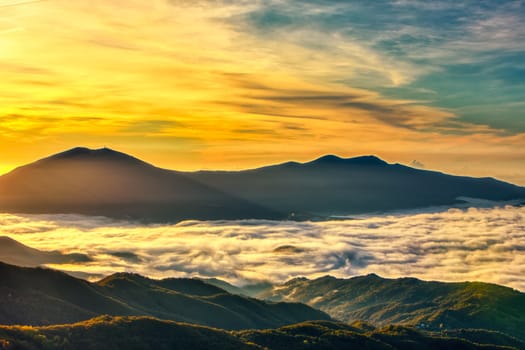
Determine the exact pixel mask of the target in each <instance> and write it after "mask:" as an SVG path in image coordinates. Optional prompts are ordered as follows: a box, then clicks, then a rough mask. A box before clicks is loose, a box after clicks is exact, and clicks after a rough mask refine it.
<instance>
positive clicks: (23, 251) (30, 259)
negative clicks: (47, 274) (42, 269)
mask: <svg viewBox="0 0 525 350" xmlns="http://www.w3.org/2000/svg"><path fill="white" fill-rule="evenodd" d="M0 261H3V262H6V263H9V264H13V265H19V266H33V267H34V266H39V265H43V264H74V263H86V262H89V261H91V258H90V257H89V256H87V255H85V254H62V253H60V252H57V251H51V252H47V251H41V250H37V249H34V248H30V247H28V246H26V245H23V244H21V243H20V242H17V241H15V240H14V239H12V238H9V237H6V236H0Z"/></svg>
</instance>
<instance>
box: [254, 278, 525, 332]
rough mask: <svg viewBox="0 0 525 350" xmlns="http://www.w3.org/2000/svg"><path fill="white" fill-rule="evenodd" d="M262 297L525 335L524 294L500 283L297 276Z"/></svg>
mask: <svg viewBox="0 0 525 350" xmlns="http://www.w3.org/2000/svg"><path fill="white" fill-rule="evenodd" d="M259 297H261V298H264V299H268V300H274V301H294V302H301V303H306V304H308V305H310V306H313V307H315V308H317V309H320V310H323V311H325V312H327V313H328V314H329V315H330V316H332V317H333V318H335V319H337V320H340V321H345V322H352V321H354V320H364V321H367V322H370V323H372V324H374V325H389V324H405V325H412V326H415V327H418V328H421V329H426V330H439V331H441V330H445V329H459V328H481V329H491V330H497V331H501V332H504V333H507V334H511V335H513V336H516V337H519V338H521V339H525V294H524V293H521V292H519V291H516V290H513V289H511V288H507V287H503V286H499V285H495V284H488V283H480V282H461V283H445V282H427V281H421V280H418V279H415V278H399V279H384V278H381V277H379V276H377V275H368V276H360V277H355V278H350V279H338V278H334V277H330V276H327V277H322V278H318V279H315V280H308V279H305V278H297V279H293V280H290V281H288V282H287V283H285V284H283V285H279V286H276V287H274V288H272V289H269V290H267V291H265V292H262V293H260V294H259Z"/></svg>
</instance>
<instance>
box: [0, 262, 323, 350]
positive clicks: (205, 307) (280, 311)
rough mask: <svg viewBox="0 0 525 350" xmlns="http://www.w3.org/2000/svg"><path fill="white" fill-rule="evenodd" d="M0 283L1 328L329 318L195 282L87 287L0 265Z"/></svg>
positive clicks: (120, 280) (119, 281) (117, 278)
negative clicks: (116, 319)
mask: <svg viewBox="0 0 525 350" xmlns="http://www.w3.org/2000/svg"><path fill="white" fill-rule="evenodd" d="M0 281H1V284H0V324H6V325H13V324H23V325H52V324H63V323H71V322H78V321H84V320H87V319H90V318H93V317H97V316H99V315H119V316H153V317H158V318H162V319H167V320H174V321H183V322H189V323H194V324H200V325H206V326H211V327H218V328H223V329H248V328H274V327H279V326H283V325H286V324H291V323H297V322H302V321H306V320H328V319H330V318H329V317H328V315H326V314H325V313H323V312H321V311H318V310H315V309H312V308H311V307H308V306H306V305H304V304H298V303H284V302H277V303H274V302H264V301H260V300H257V299H252V298H247V297H241V296H238V295H232V294H229V293H227V292H226V291H224V290H222V289H220V288H217V287H215V286H212V285H209V284H206V283H204V282H202V281H200V280H194V279H164V280H152V279H149V278H146V277H142V276H140V275H136V274H127V273H117V274H114V275H111V276H109V277H106V278H104V279H103V280H101V281H99V282H97V283H90V282H87V281H85V280H82V279H77V278H74V277H71V276H69V275H66V274H65V273H62V272H58V271H54V270H48V269H41V268H22V267H17V266H13V265H7V264H4V263H0ZM0 349H1V347H0Z"/></svg>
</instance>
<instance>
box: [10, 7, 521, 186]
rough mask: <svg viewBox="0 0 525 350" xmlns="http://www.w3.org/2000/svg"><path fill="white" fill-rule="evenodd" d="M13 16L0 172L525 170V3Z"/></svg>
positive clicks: (36, 10) (99, 10)
mask: <svg viewBox="0 0 525 350" xmlns="http://www.w3.org/2000/svg"><path fill="white" fill-rule="evenodd" d="M17 3H20V5H19V6H5V7H2V10H1V11H2V15H1V16H0V64H1V66H2V67H3V71H2V81H1V82H0V88H1V89H2V91H3V93H2V96H0V141H1V142H0V153H1V154H2V155H3V158H2V159H1V160H0V161H1V162H2V167H3V166H4V164H10V165H13V166H14V165H21V164H23V163H24V162H28V161H31V160H34V159H35V158H37V157H39V156H45V155H48V154H49V153H52V152H57V151H60V150H62V149H64V148H68V147H72V146H76V145H77V144H78V143H82V144H85V145H88V146H90V145H92V146H94V147H100V146H101V145H108V146H111V147H113V148H117V149H121V150H123V151H129V152H133V153H135V154H136V155H137V156H143V157H144V158H146V160H149V161H152V162H153V163H156V164H161V165H162V166H164V167H178V168H185V169H199V168H246V167H253V166H256V165H263V164H267V163H269V162H277V161H284V160H290V159H299V160H306V159H309V158H313V157H315V156H317V155H319V153H340V154H341V155H357V154H360V153H377V154H380V155H383V156H384V157H386V158H388V157H390V158H392V160H394V161H404V160H405V159H408V160H410V159H412V158H413V157H416V156H417V157H418V159H421V161H422V162H424V163H425V164H428V166H429V167H432V163H433V161H434V163H435V164H437V157H438V155H436V150H442V152H443V153H447V152H448V150H449V148H450V147H453V148H454V149H455V150H456V152H459V153H461V152H463V153H461V154H458V155H457V157H458V158H461V159H462V160H464V159H468V158H469V157H470V156H472V154H474V153H475V154H476V155H478V154H479V153H483V152H481V149H482V148H483V145H492V144H494V143H496V144H498V145H497V147H495V148H492V147H491V146H485V148H484V150H483V151H484V152H485V154H488V156H487V159H488V160H487V162H486V164H485V167H488V166H490V167H491V168H492V170H493V171H498V172H499V171H500V169H502V168H503V165H502V164H499V165H494V166H493V165H492V164H494V162H498V159H500V158H504V157H507V155H508V153H509V152H513V153H519V157H523V156H524V154H523V152H522V151H519V149H524V148H523V147H520V146H523V144H522V143H519V142H517V141H516V140H518V139H520V137H522V135H523V133H524V132H525V122H524V119H523V118H522V106H521V105H520V104H519V103H520V102H521V101H522V99H523V98H522V96H523V92H522V91H523V84H524V81H525V77H524V72H525V67H524V66H523V56H524V50H523V47H525V45H524V44H525V42H524V40H525V39H524V36H525V25H524V17H525V16H524V15H523V13H525V10H524V1H516V0H513V1H510V0H508V1H507V0H506V1H498V2H488V1H474V0H469V1H449V0H439V1H432V2H428V1H415V0H414V1H408V0H406V1H402V0H399V1H394V0H392V1H344V0H330V1H317V0H306V1H299V0H290V1H280V0H269V1H244V0H221V1H211V0H199V1H184V0H171V1H167V0H152V1H147V2H145V1H139V0H130V1H126V2H125V4H124V3H123V2H122V1H100V0H96V1H86V0H78V1H74V2H72V1H66V0H53V1H43V2H38V3H31V4H29V3H28V4H26V5H22V4H23V3H25V2H24V1H22V0H20V1H15V0H12V1H8V2H3V4H5V5H8V4H17ZM0 4H2V3H1V2H0ZM13 116H19V117H18V118H17V120H16V122H14V118H13ZM78 118H97V119H96V121H95V119H93V122H92V123H84V122H81V121H80V119H78ZM86 120H87V119H86ZM289 123H293V124H294V127H291V128H290V127H283V126H285V125H288V126H289V125H290V124H289ZM504 144H507V145H508V146H507V147H504V146H503V145H504ZM30 145H33V146H32V147H30ZM458 145H460V146H461V147H458ZM516 145H518V147H516ZM13 150H16V152H15V151H13ZM414 150H418V152H421V153H423V154H417V155H413V154H412V153H413V152H414ZM496 151H497V152H496ZM520 152H521V153H520ZM496 153H497V154H496ZM454 164H455V163H454V162H453V160H452V158H450V157H449V162H448V163H447V162H441V163H440V165H444V166H443V167H441V169H442V170H455V169H457V166H456V165H454ZM508 166H509V164H505V167H508ZM510 168H511V170H509V173H508V174H509V175H507V176H508V178H509V179H510V178H511V177H512V178H513V179H514V178H516V176H514V175H512V174H515V173H518V172H519V169H520V164H519V163H518V162H515V163H513V164H511V166H510ZM483 169H484V167H479V168H477V169H476V171H475V172H474V174H479V175H481V174H483V175H485V173H483V171H482V170H483ZM520 181H522V183H525V180H524V179H523V177H522V178H521V180H520Z"/></svg>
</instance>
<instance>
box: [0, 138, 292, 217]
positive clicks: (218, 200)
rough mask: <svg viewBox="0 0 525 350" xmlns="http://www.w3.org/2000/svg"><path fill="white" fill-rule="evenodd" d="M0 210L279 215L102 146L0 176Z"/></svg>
mask: <svg viewBox="0 0 525 350" xmlns="http://www.w3.org/2000/svg"><path fill="white" fill-rule="evenodd" d="M0 210H3V211H7V212H21V213H77V214H87V215H103V216H109V217H116V218H122V219H138V220H144V221H171V222H176V221H180V220H185V219H201V220H212V219H245V218H265V219H278V218H280V217H282V215H280V214H279V213H277V212H274V211H272V210H269V209H266V208H263V207H261V206H259V205H256V204H253V203H250V202H249V201H247V200H244V199H241V198H238V197H236V196H232V195H229V194H226V193H224V192H221V191H220V190H217V189H214V188H211V187H209V186H208V185H204V184H201V183H199V182H197V181H195V180H193V179H191V178H189V177H188V176H186V175H185V174H183V173H180V172H176V171H170V170H165V169H160V168H157V167H154V166H153V165H150V164H148V163H145V162H143V161H141V160H139V159H137V158H134V157H132V156H129V155H127V154H124V153H121V152H117V151H114V150H111V149H108V148H102V149H96V150H92V149H88V148H82V147H77V148H73V149H71V150H68V151H65V152H63V153H59V154H56V155H53V156H51V157H48V158H44V159H41V160H39V161H37V162H35V163H32V164H28V165H25V166H22V167H20V168H17V169H15V170H13V171H12V172H10V173H8V174H6V175H4V176H1V177H0Z"/></svg>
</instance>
